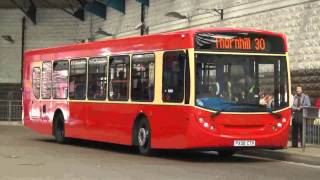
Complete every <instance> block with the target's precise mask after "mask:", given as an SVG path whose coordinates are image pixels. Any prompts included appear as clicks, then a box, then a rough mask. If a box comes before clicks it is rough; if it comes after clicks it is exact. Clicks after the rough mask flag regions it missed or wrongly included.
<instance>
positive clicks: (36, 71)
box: [30, 63, 41, 121]
mask: <svg viewBox="0 0 320 180" xmlns="http://www.w3.org/2000/svg"><path fill="white" fill-rule="evenodd" d="M31 73H32V77H31V78H32V96H31V97H30V98H31V101H30V103H31V106H30V107H31V111H30V112H31V115H30V116H31V120H32V121H40V117H41V107H40V81H41V63H33V64H32V65H31Z"/></svg>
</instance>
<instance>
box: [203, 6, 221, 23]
mask: <svg viewBox="0 0 320 180" xmlns="http://www.w3.org/2000/svg"><path fill="white" fill-rule="evenodd" d="M197 10H198V11H204V12H206V13H213V12H215V13H217V14H219V15H220V19H221V20H223V15H224V10H223V9H222V8H220V9H219V8H213V9H203V8H198V9H197Z"/></svg>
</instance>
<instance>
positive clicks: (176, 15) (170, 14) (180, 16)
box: [165, 11, 192, 22]
mask: <svg viewBox="0 0 320 180" xmlns="http://www.w3.org/2000/svg"><path fill="white" fill-rule="evenodd" d="M165 16H167V17H174V18H177V19H187V20H188V22H191V19H192V16H190V15H188V14H187V15H185V14H182V13H179V12H175V11H173V12H167V13H166V14H165Z"/></svg>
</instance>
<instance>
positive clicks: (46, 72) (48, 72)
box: [41, 62, 52, 99]
mask: <svg viewBox="0 0 320 180" xmlns="http://www.w3.org/2000/svg"><path fill="white" fill-rule="evenodd" d="M51 80H52V63H51V62H43V64H42V81H41V89H42V91H41V96H42V98H43V99H50V98H51Z"/></svg>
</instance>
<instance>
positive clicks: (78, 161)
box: [0, 126, 320, 180]
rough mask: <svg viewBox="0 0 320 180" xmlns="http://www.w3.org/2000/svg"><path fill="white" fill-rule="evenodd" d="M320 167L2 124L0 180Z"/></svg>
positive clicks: (289, 175)
mask: <svg viewBox="0 0 320 180" xmlns="http://www.w3.org/2000/svg"><path fill="white" fill-rule="evenodd" d="M319 177H320V167H319V166H311V165H305V164H299V163H288V162H283V161H275V160H270V159H262V158H255V157H249V156H242V155H236V156H235V157H232V158H228V159H223V158H220V157H219V156H217V155H216V154H215V153H190V152H189V153H187V152H167V151H166V152H160V153H158V155H157V156H156V157H144V156H140V155H138V154H136V153H135V152H134V151H133V149H132V148H129V147H126V146H118V145H110V144H105V143H95V142H88V141H74V142H72V143H70V144H67V145H60V144H56V143H55V142H54V141H53V139H52V138H51V137H43V136H39V135H37V134H35V133H33V132H32V131H30V130H29V129H25V128H23V127H21V126H0V179H1V180H2V179H5V180H6V179H9V180H10V179H45V180H46V179H68V180H69V179H121V180H122V179H123V180H126V179H133V180H135V179H136V180H143V179H181V180H188V179H192V180H194V179H197V180H199V179H233V180H238V179H255V180H260V179H268V180H269V179H273V180H278V179H279V180H283V179H290V180H294V179H299V180H300V179H317V180H318V179H319Z"/></svg>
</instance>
